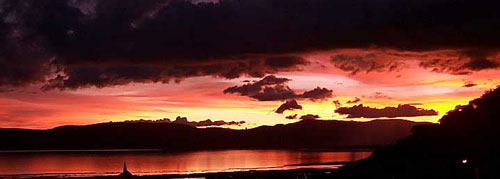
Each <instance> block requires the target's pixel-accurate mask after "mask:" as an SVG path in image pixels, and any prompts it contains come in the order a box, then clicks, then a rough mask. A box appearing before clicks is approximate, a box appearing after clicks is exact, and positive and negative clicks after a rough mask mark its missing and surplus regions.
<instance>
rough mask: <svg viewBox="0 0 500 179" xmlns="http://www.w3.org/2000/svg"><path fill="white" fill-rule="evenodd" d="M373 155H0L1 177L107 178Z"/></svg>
mask: <svg viewBox="0 0 500 179" xmlns="http://www.w3.org/2000/svg"><path fill="white" fill-rule="evenodd" d="M370 154H371V152H304V151H286V150H225V151H199V152H178V153H164V152H137V151H136V152H123V151H122V152H110V151H107V152H57V153H52V152H38V153H27V152H22V153H0V176H1V175H17V174H76V175H80V176H81V175H83V176H89V175H106V174H109V175H111V174H117V173H119V172H120V170H121V168H122V165H123V162H127V166H128V169H129V171H131V172H132V173H134V174H137V175H147V174H159V173H163V174H172V173H199V172H218V171H240V170H250V169H264V170H265V169H286V167H287V166H288V167H289V166H290V165H297V164H319V163H329V162H350V161H356V160H360V159H363V158H366V157H368V156H369V155H370Z"/></svg>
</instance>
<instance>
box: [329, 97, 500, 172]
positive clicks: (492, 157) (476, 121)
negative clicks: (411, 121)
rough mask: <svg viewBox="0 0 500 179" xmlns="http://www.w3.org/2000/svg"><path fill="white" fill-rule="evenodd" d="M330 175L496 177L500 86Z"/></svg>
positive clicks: (499, 149)
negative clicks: (437, 121)
mask: <svg viewBox="0 0 500 179" xmlns="http://www.w3.org/2000/svg"><path fill="white" fill-rule="evenodd" d="M335 176H336V177H334V178H387V179H398V178H404V179H413V178H415V179H417V178H418V179H421V178H422V179H424V178H425V179H433V178H436V179H447V178H450V179H455V178H474V179H479V178H481V179H494V178H500V88H497V89H495V90H493V91H490V92H488V93H486V94H484V95H483V96H482V97H480V98H478V99H475V100H472V101H470V102H469V104H468V105H465V106H458V107H457V108H456V109H455V110H453V111H450V112H448V114H447V115H445V116H444V117H443V118H442V119H441V120H440V124H436V125H421V126H416V127H415V128H414V129H413V133H412V134H411V135H410V136H408V137H406V138H404V139H402V140H400V141H398V142H397V144H396V145H393V146H388V147H383V148H379V149H377V150H376V151H375V152H374V153H373V154H372V156H371V157H369V158H368V159H366V160H363V161H360V162H356V163H353V164H350V165H347V166H345V167H343V168H341V169H340V170H339V171H338V172H335Z"/></svg>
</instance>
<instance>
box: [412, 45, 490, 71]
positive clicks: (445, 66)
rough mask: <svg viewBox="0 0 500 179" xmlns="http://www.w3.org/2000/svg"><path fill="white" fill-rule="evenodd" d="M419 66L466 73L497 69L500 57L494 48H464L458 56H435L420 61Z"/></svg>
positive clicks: (433, 69) (434, 69)
mask: <svg viewBox="0 0 500 179" xmlns="http://www.w3.org/2000/svg"><path fill="white" fill-rule="evenodd" d="M419 65H420V67H423V68H429V69H432V71H434V72H438V73H451V74H455V75H467V74H470V73H472V72H474V71H480V70H487V69H497V68H499V67H500V57H499V54H498V51H496V50H484V49H483V50H478V49H474V50H464V51H461V52H460V53H459V54H458V58H456V59H455V58H436V59H433V60H428V61H422V62H420V64H419Z"/></svg>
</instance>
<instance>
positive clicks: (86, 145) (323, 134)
mask: <svg viewBox="0 0 500 179" xmlns="http://www.w3.org/2000/svg"><path fill="white" fill-rule="evenodd" d="M418 124H425V123H417V122H411V121H406V120H399V119H393V120H374V121H370V122H354V121H333V120H329V121H326V120H302V121H299V122H296V123H292V124H287V125H275V126H262V127H257V128H254V129H248V130H232V129H225V128H196V127H192V126H188V125H181V124H175V123H128V122H113V123H100V124H93V125H87V126H61V127H56V128H53V129H48V130H28V129H0V141H2V142H1V145H0V150H45V149H163V150H204V149H333V148H342V147H346V148H349V147H374V146H383V145H389V144H392V143H394V142H396V140H397V139H399V138H401V137H404V136H407V135H409V134H410V131H411V128H412V127H413V126H415V125H418Z"/></svg>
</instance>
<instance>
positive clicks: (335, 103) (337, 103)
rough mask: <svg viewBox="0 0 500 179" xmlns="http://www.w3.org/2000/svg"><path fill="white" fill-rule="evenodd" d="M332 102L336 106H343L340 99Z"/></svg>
mask: <svg viewBox="0 0 500 179" xmlns="http://www.w3.org/2000/svg"><path fill="white" fill-rule="evenodd" d="M332 103H333V104H334V105H335V108H339V107H341V106H342V103H340V101H339V100H333V101H332Z"/></svg>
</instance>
